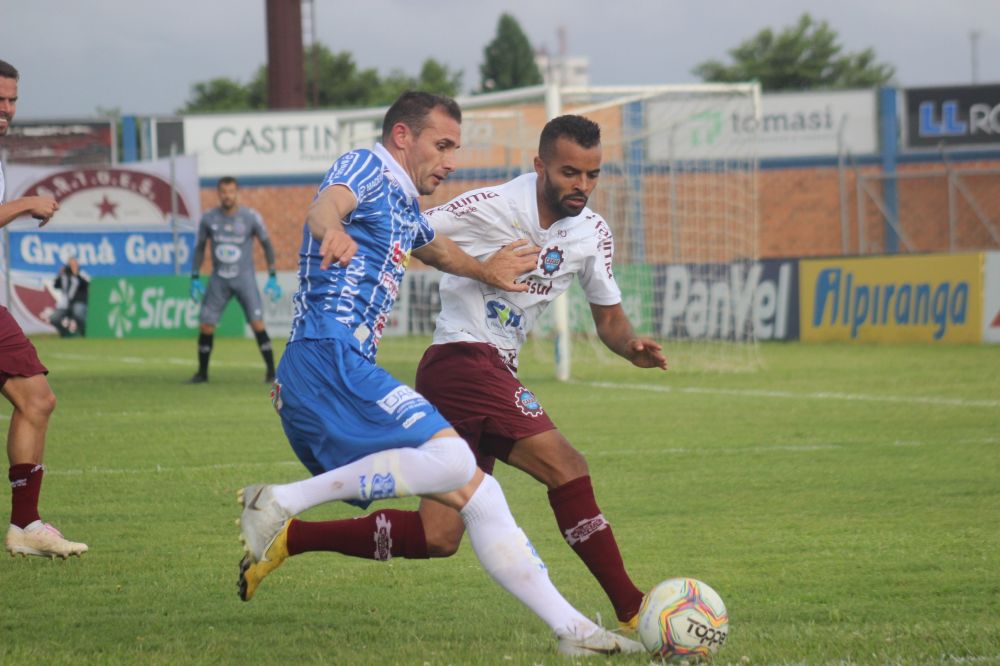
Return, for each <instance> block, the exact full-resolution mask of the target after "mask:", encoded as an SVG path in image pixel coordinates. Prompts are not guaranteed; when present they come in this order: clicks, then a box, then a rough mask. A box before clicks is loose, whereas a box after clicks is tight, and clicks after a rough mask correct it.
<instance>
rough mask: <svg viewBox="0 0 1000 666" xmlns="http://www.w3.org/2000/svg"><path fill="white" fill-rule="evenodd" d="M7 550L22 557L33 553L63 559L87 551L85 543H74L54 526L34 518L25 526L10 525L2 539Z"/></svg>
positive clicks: (12, 554)
mask: <svg viewBox="0 0 1000 666" xmlns="http://www.w3.org/2000/svg"><path fill="white" fill-rule="evenodd" d="M4 547H5V548H6V549H7V552H8V553H10V554H11V556H12V557H13V556H14V555H21V556H22V557H25V556H28V555H35V556H38V557H51V558H56V557H61V558H63V559H64V560H65V559H66V558H67V557H69V556H70V555H76V556H79V555H83V554H84V553H86V552H87V550H88V548H87V544H85V543H76V542H75V541H70V540H68V539H66V538H65V537H64V536H63V535H62V534H61V533H60V532H59V530H57V529H56V528H54V527H52V525H49V524H48V523H42V522H41V521H39V520H36V521H35V522H33V523H32V524H31V525H28V526H27V527H25V528H23V529H22V528H20V527H18V526H17V525H11V526H10V529H8V530H7V537H6V538H5V539H4Z"/></svg>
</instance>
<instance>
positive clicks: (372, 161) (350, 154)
mask: <svg viewBox="0 0 1000 666" xmlns="http://www.w3.org/2000/svg"><path fill="white" fill-rule="evenodd" d="M381 166H382V159H381V158H380V157H379V156H378V155H377V154H375V152H374V151H372V150H369V149H368V148H355V149H354V150H349V151H347V152H346V153H344V154H343V155H341V156H340V157H338V158H337V159H336V160H334V162H333V166H332V167H331V168H330V170H331V171H343V172H346V171H356V170H360V169H366V168H380V167H381Z"/></svg>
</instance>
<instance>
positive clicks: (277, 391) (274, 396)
mask: <svg viewBox="0 0 1000 666" xmlns="http://www.w3.org/2000/svg"><path fill="white" fill-rule="evenodd" d="M271 405H272V406H273V407H274V411H276V412H280V411H281V408H282V407H283V406H284V403H283V402H282V401H281V383H280V382H278V381H277V380H275V382H274V384H272V385H271Z"/></svg>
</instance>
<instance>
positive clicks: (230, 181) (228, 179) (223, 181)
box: [215, 176, 240, 189]
mask: <svg viewBox="0 0 1000 666" xmlns="http://www.w3.org/2000/svg"><path fill="white" fill-rule="evenodd" d="M223 185H235V186H236V187H239V186H240V184H239V183H237V182H236V179H235V178H233V177H232V176H223V177H222V178H220V179H219V182H218V183H216V184H215V189H219V188H221V187H222V186H223Z"/></svg>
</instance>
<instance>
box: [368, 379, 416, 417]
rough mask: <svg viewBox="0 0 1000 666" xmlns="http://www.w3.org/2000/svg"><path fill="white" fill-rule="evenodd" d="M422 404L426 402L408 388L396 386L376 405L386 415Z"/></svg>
mask: <svg viewBox="0 0 1000 666" xmlns="http://www.w3.org/2000/svg"><path fill="white" fill-rule="evenodd" d="M424 402H427V401H426V400H424V397H423V396H422V395H420V394H419V393H417V392H416V391H414V390H413V389H411V388H410V387H409V386H397V387H396V388H394V389H393V390H392V391H390V392H389V393H387V394H386V395H385V397H383V398H382V399H381V400H379V401H378V403H377V404H378V406H379V407H381V408H382V409H383V410H385V412H386V413H387V414H396V413H398V412H401V411H404V410H406V409H408V408H410V407H413V406H415V405H416V404H418V403H424Z"/></svg>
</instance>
